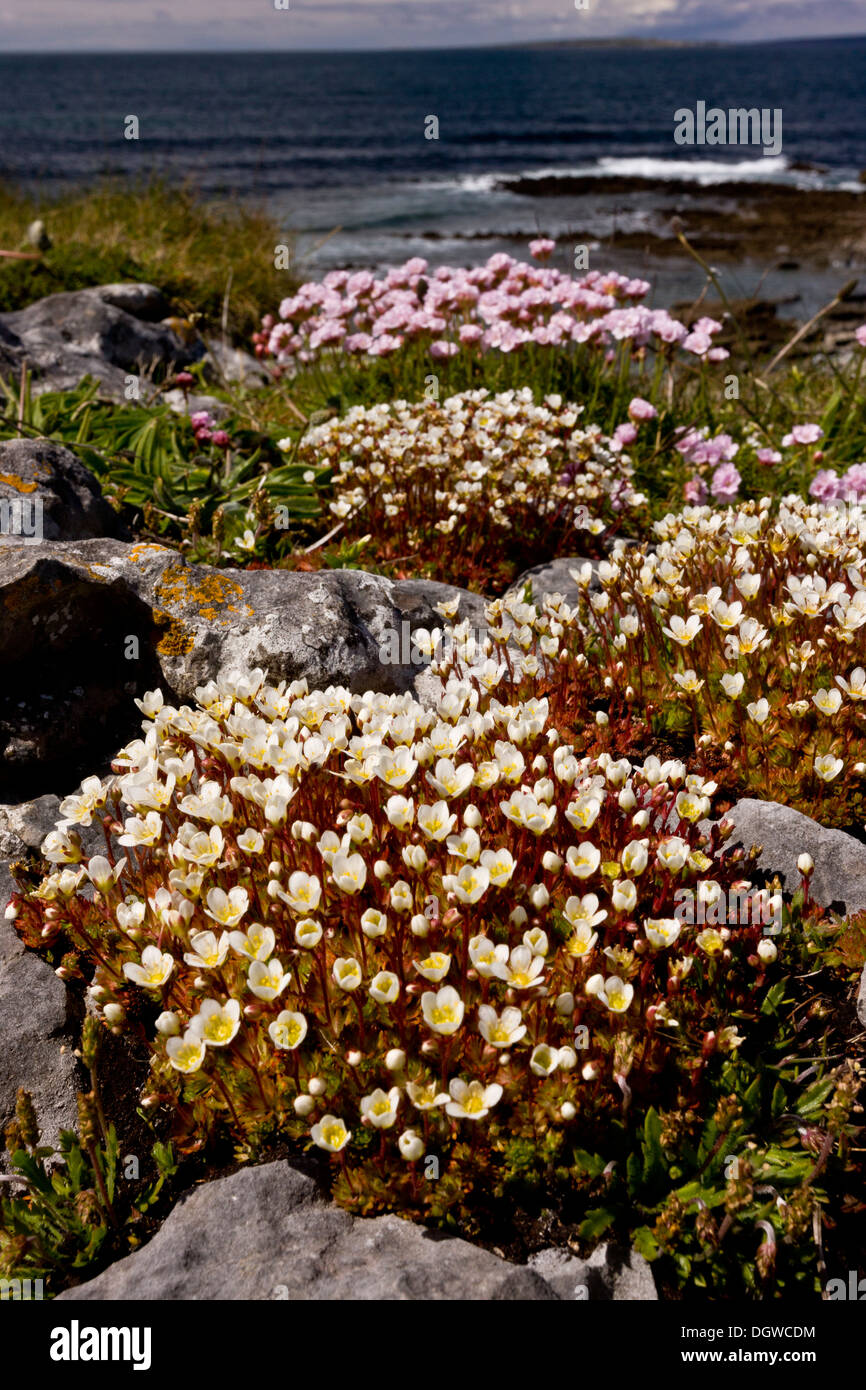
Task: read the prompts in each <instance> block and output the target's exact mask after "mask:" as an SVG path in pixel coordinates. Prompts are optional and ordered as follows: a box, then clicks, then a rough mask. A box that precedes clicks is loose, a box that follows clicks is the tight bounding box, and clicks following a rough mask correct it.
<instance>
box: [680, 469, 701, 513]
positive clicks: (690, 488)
mask: <svg viewBox="0 0 866 1390" xmlns="http://www.w3.org/2000/svg"><path fill="white" fill-rule="evenodd" d="M683 495H684V497H685V499H686V501H687V502H691V503H693V504H694V505H695V506H698V507H700V506H701V505H702V504H703V503H704V502H706V500H707V485H706V483H705V482H704V480H703V478H699V477H698V475H697V473H696V474H695V476H694V477H693V478H689V480H688V482H687V483H686V485H685V487H684V488H683Z"/></svg>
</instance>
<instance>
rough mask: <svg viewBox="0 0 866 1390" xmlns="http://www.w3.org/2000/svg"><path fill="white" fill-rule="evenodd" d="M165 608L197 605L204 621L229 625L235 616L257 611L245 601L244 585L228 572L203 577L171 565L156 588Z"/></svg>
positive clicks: (157, 596)
mask: <svg viewBox="0 0 866 1390" xmlns="http://www.w3.org/2000/svg"><path fill="white" fill-rule="evenodd" d="M155 596H156V598H157V599H158V601H159V603H160V604H161V605H162V606H163V607H165V608H195V609H197V610H198V611H197V616H198V617H199V618H201V619H202V620H203V621H204V622H208V623H215V622H222V623H223V624H224V625H226V626H227V625H228V624H229V622H230V620H231V617H233V616H234V617H237V616H239V615H243V616H245V617H247V618H251V617H252V614H253V610H252V609H251V608H250V606H249V604H248V603H245V602H244V591H243V586H242V585H240V584H239V583H238V582H237V580H236V579H229V578H228V577H227V576H226V575H224V574H218V573H216V572H214V573H213V574H208V575H204V576H202V575H201V574H199V573H195V572H194V571H193V570H189V569H184V568H183V567H182V566H181V565H171V566H170V567H169V568H168V569H167V570H166V571H165V573H164V574H163V576H162V578H161V579H160V581H159V583H158V584H157V586H156V589H155Z"/></svg>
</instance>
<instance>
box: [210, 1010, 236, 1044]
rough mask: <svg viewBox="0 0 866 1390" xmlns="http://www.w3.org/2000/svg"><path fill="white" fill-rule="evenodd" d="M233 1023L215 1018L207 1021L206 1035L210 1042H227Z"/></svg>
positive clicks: (225, 1019) (229, 1020)
mask: <svg viewBox="0 0 866 1390" xmlns="http://www.w3.org/2000/svg"><path fill="white" fill-rule="evenodd" d="M233 1028H234V1023H233V1022H232V1020H231V1019H230V1018H224V1017H219V1016H217V1017H215V1018H210V1019H209V1020H208V1024H207V1029H206V1033H207V1036H208V1037H209V1038H210V1039H211V1041H212V1042H228V1040H229V1038H230V1037H231V1035H232V1030H233Z"/></svg>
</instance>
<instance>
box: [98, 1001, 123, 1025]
mask: <svg viewBox="0 0 866 1390" xmlns="http://www.w3.org/2000/svg"><path fill="white" fill-rule="evenodd" d="M102 1012H103V1013H104V1015H105V1019H106V1022H107V1023H120V1022H122V1020H123V1005H122V1004H106V1006H105V1008H104V1009H103V1010H102Z"/></svg>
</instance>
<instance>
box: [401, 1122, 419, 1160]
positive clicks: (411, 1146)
mask: <svg viewBox="0 0 866 1390" xmlns="http://www.w3.org/2000/svg"><path fill="white" fill-rule="evenodd" d="M397 1145H398V1147H399V1149H400V1152H401V1154H402V1155H403V1157H404V1158H405V1160H406V1162H407V1163H417V1161H418V1159H419V1158H423V1157H424V1141H423V1139H422V1138H421V1137H420V1135H418V1134H416V1132H415V1130H414V1129H404V1131H403V1133H402V1134H401V1135H400V1138H399V1139H398V1140H397Z"/></svg>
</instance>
